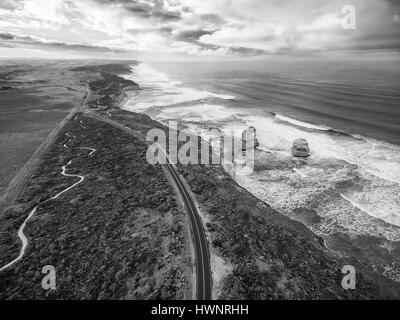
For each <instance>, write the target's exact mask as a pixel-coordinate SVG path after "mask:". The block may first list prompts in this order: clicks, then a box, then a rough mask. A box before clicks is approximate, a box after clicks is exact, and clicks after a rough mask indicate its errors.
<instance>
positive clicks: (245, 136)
mask: <svg viewBox="0 0 400 320" xmlns="http://www.w3.org/2000/svg"><path fill="white" fill-rule="evenodd" d="M259 146H260V144H259V142H258V139H257V131H256V128H254V127H253V126H251V127H249V128H248V129H247V130H244V131H243V133H242V150H243V151H245V150H247V149H255V148H257V147H259Z"/></svg>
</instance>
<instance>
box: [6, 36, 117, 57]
mask: <svg viewBox="0 0 400 320" xmlns="http://www.w3.org/2000/svg"><path fill="white" fill-rule="evenodd" d="M0 39H2V40H4V41H2V42H0V47H5V48H18V47H31V48H49V49H59V50H73V51H92V52H124V51H121V50H115V49H111V48H107V47H100V46H91V45H86V44H76V43H65V42H59V41H52V42H48V41H43V40H41V39H39V38H35V37H30V36H18V35H13V34H10V33H1V34H0Z"/></svg>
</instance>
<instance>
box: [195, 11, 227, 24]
mask: <svg viewBox="0 0 400 320" xmlns="http://www.w3.org/2000/svg"><path fill="white" fill-rule="evenodd" d="M200 19H201V20H203V21H205V22H209V23H213V24H223V23H224V22H225V21H224V19H222V18H221V17H220V16H219V15H217V14H213V13H210V14H201V15H200Z"/></svg>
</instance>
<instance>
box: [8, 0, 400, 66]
mask: <svg viewBox="0 0 400 320" xmlns="http://www.w3.org/2000/svg"><path fill="white" fill-rule="evenodd" d="M346 6H347V8H348V7H349V6H351V8H354V10H355V11H354V13H355V14H354V15H353V14H352V12H350V11H349V10H345V11H343V10H344V7H346ZM349 22H352V23H353V25H351V26H352V27H349V26H350V24H349ZM346 26H347V27H346ZM399 49H400V1H399V0H79V1H78V0H0V57H5V58H7V57H12V58H24V57H31V58H32V57H36V58H81V57H94V58H121V59H127V58H129V59H140V60H170V59H172V60H174V59H175V60H180V59H182V60H184V59H245V58H257V57H268V56H269V57H270V56H300V57H301V56H313V55H327V56H329V55H338V54H339V55H340V54H342V55H349V56H360V55H365V54H371V55H373V56H375V57H376V56H378V57H379V56H384V55H385V54H388V55H398V54H399V52H400V50H399Z"/></svg>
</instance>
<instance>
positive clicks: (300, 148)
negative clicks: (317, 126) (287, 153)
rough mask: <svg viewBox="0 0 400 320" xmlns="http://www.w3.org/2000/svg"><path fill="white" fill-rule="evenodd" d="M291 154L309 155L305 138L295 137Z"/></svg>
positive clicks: (297, 155)
mask: <svg viewBox="0 0 400 320" xmlns="http://www.w3.org/2000/svg"><path fill="white" fill-rule="evenodd" d="M292 154H293V155H294V156H295V157H308V156H309V155H310V147H309V145H308V142H307V140H305V139H297V140H295V141H294V142H293V146H292Z"/></svg>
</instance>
